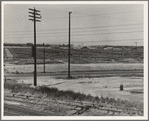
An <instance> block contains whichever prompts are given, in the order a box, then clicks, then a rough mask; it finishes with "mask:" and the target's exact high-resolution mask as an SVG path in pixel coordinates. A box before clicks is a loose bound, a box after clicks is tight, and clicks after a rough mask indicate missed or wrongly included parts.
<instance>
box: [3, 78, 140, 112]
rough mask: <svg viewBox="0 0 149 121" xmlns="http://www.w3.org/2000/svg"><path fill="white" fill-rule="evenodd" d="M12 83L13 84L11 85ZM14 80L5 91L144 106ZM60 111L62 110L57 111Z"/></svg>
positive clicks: (6, 86) (53, 97) (68, 99)
mask: <svg viewBox="0 0 149 121" xmlns="http://www.w3.org/2000/svg"><path fill="white" fill-rule="evenodd" d="M9 82H11V83H9ZM12 82H13V81H12V80H7V81H6V82H5V84H4V88H5V89H9V90H11V91H12V92H13V93H24V94H28V95H36V96H37V95H38V97H41V98H42V97H43V96H46V98H52V99H54V100H55V99H59V100H66V101H70V100H72V101H80V102H81V101H86V102H91V103H96V104H100V103H102V104H110V105H114V106H123V107H127V108H130V107H134V108H142V106H140V105H138V104H136V103H135V102H130V101H127V100H121V99H119V98H118V99H115V98H109V97H104V96H102V95H101V97H98V96H96V97H94V96H91V95H89V94H88V95H86V94H82V93H80V92H78V93H76V92H73V91H71V90H67V91H63V90H58V89H57V88H49V87H46V86H39V87H36V88H33V87H31V86H30V85H29V84H19V83H15V82H13V83H12ZM57 110H60V109H57Z"/></svg>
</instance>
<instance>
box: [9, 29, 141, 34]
mask: <svg viewBox="0 0 149 121" xmlns="http://www.w3.org/2000/svg"><path fill="white" fill-rule="evenodd" d="M139 28H142V29H143V27H134V28H113V29H110V28H109V29H101V30H90V29H89V30H74V31H72V32H96V31H97V32H98V31H107V30H129V29H139ZM61 33H67V32H65V31H61V32H54V31H53V32H50V33H38V34H61ZM9 34H10V33H9ZM12 34H13V33H12ZM16 34H17V35H19V34H18V33H16ZM31 34H32V32H31V33H27V34H26V35H31ZM13 35H14V34H13Z"/></svg>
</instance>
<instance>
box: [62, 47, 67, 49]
mask: <svg viewBox="0 0 149 121" xmlns="http://www.w3.org/2000/svg"><path fill="white" fill-rule="evenodd" d="M60 49H68V47H60Z"/></svg>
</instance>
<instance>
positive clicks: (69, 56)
mask: <svg viewBox="0 0 149 121" xmlns="http://www.w3.org/2000/svg"><path fill="white" fill-rule="evenodd" d="M71 13H72V12H69V45H68V46H69V49H68V79H70V15H71Z"/></svg>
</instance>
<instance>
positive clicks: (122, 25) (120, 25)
mask: <svg viewBox="0 0 149 121" xmlns="http://www.w3.org/2000/svg"><path fill="white" fill-rule="evenodd" d="M135 25H143V23H135V24H118V25H109V26H94V27H78V28H72V29H89V28H104V27H124V26H135ZM67 29H68V28H62V29H50V30H37V31H54V30H55V31H57V30H67ZM4 32H21V31H4ZM28 32H29V31H28Z"/></svg>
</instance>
